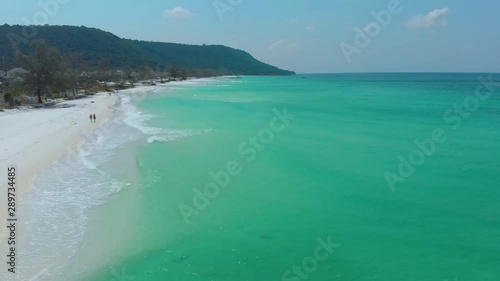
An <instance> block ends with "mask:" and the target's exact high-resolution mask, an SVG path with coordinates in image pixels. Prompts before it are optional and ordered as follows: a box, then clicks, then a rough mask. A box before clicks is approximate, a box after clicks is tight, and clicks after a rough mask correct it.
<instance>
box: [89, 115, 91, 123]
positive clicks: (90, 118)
mask: <svg viewBox="0 0 500 281" xmlns="http://www.w3.org/2000/svg"><path fill="white" fill-rule="evenodd" d="M89 117H90V123H92V113H91V114H90V116H89Z"/></svg>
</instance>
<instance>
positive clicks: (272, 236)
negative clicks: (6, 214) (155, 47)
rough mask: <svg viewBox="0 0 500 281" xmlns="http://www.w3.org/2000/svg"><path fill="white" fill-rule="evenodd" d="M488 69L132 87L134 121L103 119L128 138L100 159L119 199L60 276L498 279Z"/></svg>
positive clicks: (493, 106) (93, 214)
mask: <svg viewBox="0 0 500 281" xmlns="http://www.w3.org/2000/svg"><path fill="white" fill-rule="evenodd" d="M479 76H482V77H484V79H486V81H488V79H489V76H488V75H486V74H484V75H480V74H336V75H304V76H300V75H299V76H293V77H243V78H242V79H235V78H219V79H207V80H199V81H194V82H190V83H187V84H173V85H172V84H170V85H166V86H164V87H163V86H162V87H161V89H160V90H158V91H155V92H152V93H149V94H147V95H144V94H142V95H130V96H127V97H124V98H123V99H122V103H121V105H120V108H122V111H119V112H117V113H116V114H115V115H116V117H117V118H118V120H121V121H125V122H123V123H121V122H116V124H117V125H113V124H110V125H108V127H107V128H105V129H104V132H105V133H104V139H105V140H104V143H108V144H110V145H111V144H114V143H115V141H119V143H117V144H116V145H112V147H110V148H109V151H112V152H110V153H109V157H107V158H106V159H105V160H102V161H101V162H96V161H97V160H92V159H90V160H92V161H93V162H94V163H97V164H96V167H97V170H99V171H103V172H104V174H105V175H106V176H103V175H101V177H109V178H105V179H101V178H99V180H101V181H105V182H107V184H106V185H105V186H106V190H107V191H106V192H107V193H109V195H106V197H105V199H103V202H100V203H99V204H98V205H96V206H92V207H89V208H86V209H85V210H84V212H85V214H86V215H85V217H86V219H85V225H86V229H85V231H84V234H83V236H82V239H81V241H80V240H79V242H78V243H79V244H78V245H79V246H78V250H77V251H76V253H75V254H74V255H72V256H71V258H70V260H69V262H68V264H67V265H66V266H65V267H64V269H62V272H64V273H63V274H62V275H61V276H62V277H61V278H62V279H64V280H89V281H109V280H135V281H140V280H153V281H155V280H181V281H191V280H200V281H202V280H220V281H226V280H248V281H254V280H255V281H257V280H258V281H262V280H293V281H298V280H346V281H347V280H356V281H368V280H383V281H392V280H394V281H396V280H397V281H403V280H412V281H417V280H422V281H434V280H436V281H440V280H441V281H442V280H460V281H462V280H484V281H487V280H498V278H499V277H500V269H499V268H500V266H499V263H500V238H499V237H500V207H499V204H498V199H499V198H500V160H499V159H500V111H499V108H500V98H499V96H498V92H499V91H500V87H498V86H499V85H500V84H497V83H493V84H491V83H485V84H486V85H487V86H488V87H481V88H478V85H481V82H480V81H481V80H480V79H479ZM493 80H494V81H497V82H498V81H500V77H499V76H493ZM476 89H479V91H478V92H476ZM111 132H112V133H111ZM108 134H109V135H108ZM98 154H99V155H101V156H102V155H103V153H98ZM89 157H90V158H91V157H92V156H89ZM98 174H99V173H96V177H98V176H99V175H98ZM388 178H389V180H388ZM110 183H115V185H119V186H120V188H119V189H117V190H119V191H117V190H114V189H113V190H111V191H110V190H108V189H109V188H107V187H109V186H110ZM82 198H84V197H82ZM325 243H326V244H329V243H330V244H331V245H330V246H331V247H329V248H328V247H327V249H325V247H324V245H325ZM318 249H320V250H318ZM83 265H85V266H83Z"/></svg>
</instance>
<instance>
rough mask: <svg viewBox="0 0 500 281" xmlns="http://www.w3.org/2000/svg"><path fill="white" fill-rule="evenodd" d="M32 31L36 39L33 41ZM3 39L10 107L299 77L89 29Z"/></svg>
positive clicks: (45, 29)
mask: <svg viewBox="0 0 500 281" xmlns="http://www.w3.org/2000/svg"><path fill="white" fill-rule="evenodd" d="M32 29H36V31H37V32H36V38H31V39H30V38H28V37H27V36H26V35H27V34H29V30H32ZM0 38H4V39H3V40H0V59H2V60H1V63H2V64H1V68H0V92H2V93H3V99H2V100H3V101H4V102H5V103H6V104H7V105H9V106H14V105H18V104H22V103H26V102H29V101H27V100H29V97H32V96H35V97H36V102H38V103H42V102H43V98H44V97H45V99H47V98H54V97H63V98H71V97H77V96H78V94H92V93H95V92H98V91H110V90H115V89H124V88H128V87H133V86H134V85H135V84H136V83H138V82H139V81H148V82H147V83H165V82H168V81H172V80H185V79H188V78H190V77H193V78H201V77H214V76H222V75H293V74H294V72H291V71H286V70H282V69H279V68H277V67H275V66H271V65H268V64H266V63H263V62H260V61H258V60H256V59H255V58H253V57H252V56H251V55H250V54H248V53H247V52H244V51H242V50H237V49H233V48H230V47H226V46H220V45H201V46H198V45H185V44H174V43H160V42H146V41H138V40H129V39H122V38H119V37H117V36H115V35H113V34H111V33H109V32H105V31H102V30H99V29H95V28H87V27H74V26H48V25H46V26H20V25H12V26H11V25H3V26H0ZM9 69H10V71H7V70H9Z"/></svg>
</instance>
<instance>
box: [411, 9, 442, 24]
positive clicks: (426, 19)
mask: <svg viewBox="0 0 500 281" xmlns="http://www.w3.org/2000/svg"><path fill="white" fill-rule="evenodd" d="M449 12H450V9H448V8H443V9H435V10H434V11H430V12H429V13H428V14H427V15H422V14H420V15H417V16H415V17H414V18H412V19H411V20H409V21H408V22H407V23H406V27H409V28H430V27H434V26H447V25H448V20H447V19H446V16H447V15H448V13H449Z"/></svg>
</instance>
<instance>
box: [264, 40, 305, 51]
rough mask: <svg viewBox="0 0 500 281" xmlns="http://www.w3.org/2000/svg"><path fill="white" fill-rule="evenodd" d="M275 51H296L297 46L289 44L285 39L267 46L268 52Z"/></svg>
mask: <svg viewBox="0 0 500 281" xmlns="http://www.w3.org/2000/svg"><path fill="white" fill-rule="evenodd" d="M276 49H287V50H296V49H298V46H297V44H295V43H293V42H289V41H288V40H286V39H282V40H279V41H276V42H274V43H273V44H271V45H270V46H269V50H276Z"/></svg>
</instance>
